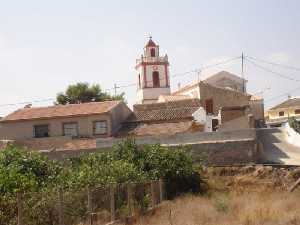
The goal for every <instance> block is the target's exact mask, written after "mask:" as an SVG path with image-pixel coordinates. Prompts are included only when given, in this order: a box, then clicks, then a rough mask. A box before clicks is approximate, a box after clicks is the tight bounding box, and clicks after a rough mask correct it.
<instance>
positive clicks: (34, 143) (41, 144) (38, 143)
mask: <svg viewBox="0 0 300 225" xmlns="http://www.w3.org/2000/svg"><path fill="white" fill-rule="evenodd" d="M15 144H16V145H19V146H21V147H24V148H27V149H28V150H36V151H43V150H44V151H47V150H48V151H52V150H53V151H54V150H55V151H62V150H71V151H76V150H86V149H96V138H79V139H72V138H71V137H47V138H35V139H26V140H17V141H15Z"/></svg>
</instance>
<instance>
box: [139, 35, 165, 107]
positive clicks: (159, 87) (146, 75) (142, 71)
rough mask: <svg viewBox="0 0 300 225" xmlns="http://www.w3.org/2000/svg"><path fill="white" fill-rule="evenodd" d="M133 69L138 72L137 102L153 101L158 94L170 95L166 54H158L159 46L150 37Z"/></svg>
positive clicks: (156, 98)
mask: <svg viewBox="0 0 300 225" xmlns="http://www.w3.org/2000/svg"><path fill="white" fill-rule="evenodd" d="M135 69H136V70H137V72H138V87H137V103H138V104H147V103H153V102H156V101H157V100H158V97H159V96H160V95H170V93H171V91H170V79H169V61H168V56H167V55H165V56H159V46H158V45H156V44H155V42H154V41H153V40H152V38H151V37H150V38H149V41H148V43H147V44H146V46H145V47H144V54H143V55H141V57H140V58H139V59H137V60H136V66H135Z"/></svg>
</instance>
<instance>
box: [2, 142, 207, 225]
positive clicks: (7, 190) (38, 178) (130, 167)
mask: <svg viewBox="0 0 300 225" xmlns="http://www.w3.org/2000/svg"><path fill="white" fill-rule="evenodd" d="M161 178H162V179H164V181H165V191H166V197H167V198H169V199H171V198H174V197H175V196H177V195H179V194H181V193H185V192H194V193H200V192H201V191H203V189H202V184H203V183H204V182H203V181H202V179H201V177H200V175H199V174H198V173H197V172H196V170H195V169H194V168H193V164H192V159H191V157H190V156H189V155H188V154H187V153H186V149H185V148H184V147H178V148H174V149H168V148H167V147H163V146H160V145H143V146H138V145H136V143H135V140H134V139H127V140H125V141H123V142H121V143H119V144H117V145H116V146H114V149H113V150H112V151H111V152H105V153H92V154H86V155H83V156H81V157H79V158H73V159H67V160H65V161H64V162H57V161H51V160H49V159H47V158H46V157H44V156H42V155H41V154H39V153H36V152H29V151H26V150H23V149H20V148H18V147H16V146H12V145H10V146H8V147H7V148H6V149H4V150H2V151H1V152H0V212H2V211H3V210H5V213H4V214H3V215H2V214H1V213H0V225H1V224H8V223H5V222H4V221H7V220H8V218H11V219H12V218H13V217H12V216H13V215H15V213H16V201H15V194H16V193H24V194H23V197H24V199H23V200H24V207H25V208H24V210H25V211H26V215H27V218H26V219H27V221H26V223H27V224H50V222H49V221H57V219H58V218H57V211H56V209H55V207H57V206H56V204H55V202H56V199H57V191H58V189H61V188H62V189H64V195H65V197H67V198H68V199H69V200H68V202H69V203H70V205H71V206H74V207H71V208H72V210H71V211H72V212H71V213H70V214H72V215H73V217H74V216H75V217H76V216H77V217H79V218H81V216H82V215H85V214H86V213H87V208H86V204H82V201H79V200H80V199H81V200H82V199H86V192H85V191H82V190H84V189H85V188H86V187H88V188H91V189H93V188H96V187H99V186H106V185H108V184H111V183H115V184H116V183H128V182H133V183H136V182H137V183H144V182H146V181H149V180H158V179H161ZM137 190H138V189H137ZM33 192H38V193H34V194H33ZM74 193H79V194H78V195H74ZM76 196H77V197H76ZM79 197H80V198H79ZM123 197H124V196H123ZM135 197H136V198H135V201H136V202H134V204H135V205H136V207H137V208H139V209H140V210H141V211H144V210H145V208H147V207H148V205H149V203H150V196H148V194H147V193H146V192H145V190H144V189H143V187H141V188H140V190H139V191H137V192H136V193H135ZM119 200H120V201H118V198H117V203H118V202H119V203H120V204H121V205H120V206H118V207H119V209H123V210H125V211H126V210H128V209H126V207H127V206H126V202H124V201H123V200H122V199H121V198H120V199H119ZM3 201H4V202H3ZM78 204H81V205H78ZM75 206H76V207H75ZM71 208H70V209H71ZM32 209H34V210H32ZM73 217H72V218H73ZM70 218H71V217H70ZM73 219H74V218H73ZM2 221H3V222H4V223H2ZM11 221H12V220H11ZM33 221H34V222H33ZM11 224H14V222H12V223H11Z"/></svg>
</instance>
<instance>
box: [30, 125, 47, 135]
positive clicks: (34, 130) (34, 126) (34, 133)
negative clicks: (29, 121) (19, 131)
mask: <svg viewBox="0 0 300 225" xmlns="http://www.w3.org/2000/svg"><path fill="white" fill-rule="evenodd" d="M43 126H44V127H45V126H47V129H48V135H47V136H37V135H36V134H37V132H36V128H37V127H43ZM33 137H34V138H46V137H50V125H49V124H36V125H33Z"/></svg>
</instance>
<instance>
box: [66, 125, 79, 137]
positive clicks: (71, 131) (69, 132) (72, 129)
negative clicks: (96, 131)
mask: <svg viewBox="0 0 300 225" xmlns="http://www.w3.org/2000/svg"><path fill="white" fill-rule="evenodd" d="M63 131H64V136H70V137H77V136H78V124H77V123H64V124H63Z"/></svg>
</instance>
